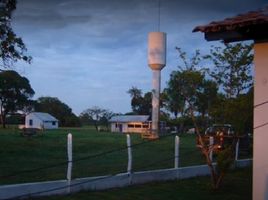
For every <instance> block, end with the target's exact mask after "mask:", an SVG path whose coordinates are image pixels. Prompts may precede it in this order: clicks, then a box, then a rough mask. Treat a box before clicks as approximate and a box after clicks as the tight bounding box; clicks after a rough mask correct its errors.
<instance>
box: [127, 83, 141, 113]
mask: <svg viewBox="0 0 268 200" xmlns="http://www.w3.org/2000/svg"><path fill="white" fill-rule="evenodd" d="M127 93H128V94H130V97H131V107H132V111H133V112H134V113H136V114H138V113H139V110H140V106H141V104H142V91H141V89H138V88H137V87H132V88H131V89H129V90H128V91H127Z"/></svg>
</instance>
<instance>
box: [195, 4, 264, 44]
mask: <svg viewBox="0 0 268 200" xmlns="http://www.w3.org/2000/svg"><path fill="white" fill-rule="evenodd" d="M198 31H200V32H203V33H204V35H205V39H206V40H207V41H215V40H223V41H224V42H238V41H244V40H254V41H255V42H267V41H268V7H265V8H264V9H261V10H257V11H251V12H248V13H245V14H241V15H237V16H235V17H231V18H226V19H224V20H222V21H216V22H211V23H209V24H207V25H203V26H197V27H195V28H194V29H193V32H198Z"/></svg>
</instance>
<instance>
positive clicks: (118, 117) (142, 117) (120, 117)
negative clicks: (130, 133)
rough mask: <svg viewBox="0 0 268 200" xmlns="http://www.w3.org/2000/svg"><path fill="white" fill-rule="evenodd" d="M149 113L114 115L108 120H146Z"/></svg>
mask: <svg viewBox="0 0 268 200" xmlns="http://www.w3.org/2000/svg"><path fill="white" fill-rule="evenodd" d="M149 117H150V116H149V115H116V116H113V117H112V118H111V119H110V120H109V121H110V122H146V121H148V119H149Z"/></svg>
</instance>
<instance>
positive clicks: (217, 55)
mask: <svg viewBox="0 0 268 200" xmlns="http://www.w3.org/2000/svg"><path fill="white" fill-rule="evenodd" d="M223 45H224V46H223V47H214V46H212V48H211V50H210V54H209V55H207V56H205V58H206V59H208V60H209V61H211V62H212V64H213V65H214V68H213V70H212V71H211V76H212V77H213V78H214V79H215V80H216V81H217V83H218V84H219V86H221V87H222V89H223V90H224V92H225V95H226V97H227V98H231V97H232V98H234V97H237V96H238V95H240V94H242V93H244V92H247V90H248V89H249V88H250V87H251V86H252V83H253V81H252V75H251V74H252V70H251V67H252V61H253V53H252V46H253V45H252V44H243V43H236V44H223Z"/></svg>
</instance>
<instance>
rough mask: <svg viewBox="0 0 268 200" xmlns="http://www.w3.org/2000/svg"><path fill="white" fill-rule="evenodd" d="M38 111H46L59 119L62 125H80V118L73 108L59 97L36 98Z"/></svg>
mask: <svg viewBox="0 0 268 200" xmlns="http://www.w3.org/2000/svg"><path fill="white" fill-rule="evenodd" d="M35 111H36V112H46V113H49V114H51V115H53V116H55V117H56V118H57V119H58V120H59V125H60V126H68V127H72V126H80V120H79V118H78V117H77V116H76V115H75V114H74V113H73V112H72V109H71V108H70V107H69V106H68V105H67V104H65V103H63V102H62V101H60V100H59V99H58V98H57V97H40V98H38V99H37V100H36V105H35Z"/></svg>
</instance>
